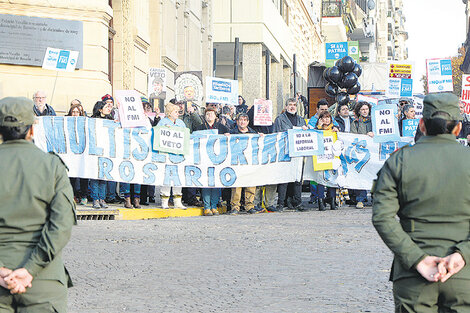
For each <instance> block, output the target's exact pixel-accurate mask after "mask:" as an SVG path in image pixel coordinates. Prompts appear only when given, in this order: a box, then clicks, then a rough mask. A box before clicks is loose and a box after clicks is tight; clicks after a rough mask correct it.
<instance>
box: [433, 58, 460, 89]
mask: <svg viewBox="0 0 470 313" xmlns="http://www.w3.org/2000/svg"><path fill="white" fill-rule="evenodd" d="M426 75H427V78H428V92H429V93H432V92H445V91H454V85H453V80H452V62H451V60H450V59H427V60H426Z"/></svg>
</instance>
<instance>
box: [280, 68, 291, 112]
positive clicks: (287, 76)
mask: <svg viewBox="0 0 470 313" xmlns="http://www.w3.org/2000/svg"><path fill="white" fill-rule="evenodd" d="M291 73H292V70H291V68H290V67H289V66H288V65H286V64H284V66H283V67H282V74H283V75H282V76H283V80H282V87H283V90H284V92H283V99H282V100H283V102H284V104H285V102H286V100H287V99H288V98H290V97H291V94H290V87H291Z"/></svg>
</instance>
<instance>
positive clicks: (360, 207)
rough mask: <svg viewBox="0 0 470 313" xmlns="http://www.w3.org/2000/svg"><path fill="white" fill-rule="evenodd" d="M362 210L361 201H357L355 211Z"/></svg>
mask: <svg viewBox="0 0 470 313" xmlns="http://www.w3.org/2000/svg"><path fill="white" fill-rule="evenodd" d="M363 208H364V203H362V202H361V201H359V202H358V203H357V204H356V209H363Z"/></svg>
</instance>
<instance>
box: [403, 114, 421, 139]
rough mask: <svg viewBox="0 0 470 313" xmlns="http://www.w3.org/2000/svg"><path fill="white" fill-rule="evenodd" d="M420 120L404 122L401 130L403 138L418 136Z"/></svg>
mask: <svg viewBox="0 0 470 313" xmlns="http://www.w3.org/2000/svg"><path fill="white" fill-rule="evenodd" d="M418 125H419V119H418V118H416V119H411V120H403V121H402V125H401V129H402V132H401V133H402V134H403V137H413V138H414V136H415V135H416V130H417V129H418Z"/></svg>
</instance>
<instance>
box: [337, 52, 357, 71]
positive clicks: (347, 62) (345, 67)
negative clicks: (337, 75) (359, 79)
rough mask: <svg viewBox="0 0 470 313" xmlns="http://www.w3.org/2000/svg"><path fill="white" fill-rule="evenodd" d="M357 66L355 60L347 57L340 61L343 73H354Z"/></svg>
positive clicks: (340, 68)
mask: <svg viewBox="0 0 470 313" xmlns="http://www.w3.org/2000/svg"><path fill="white" fill-rule="evenodd" d="M355 64H356V62H355V61H354V59H353V58H351V57H350V56H349V55H347V56H345V57H344V58H342V59H341V60H340V62H339V66H338V68H339V70H340V71H341V72H343V73H349V72H352V70H353V69H354V65H355Z"/></svg>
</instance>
